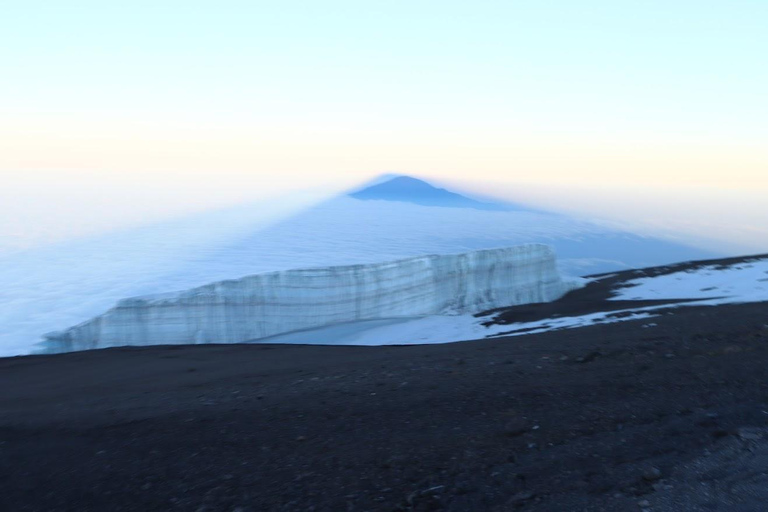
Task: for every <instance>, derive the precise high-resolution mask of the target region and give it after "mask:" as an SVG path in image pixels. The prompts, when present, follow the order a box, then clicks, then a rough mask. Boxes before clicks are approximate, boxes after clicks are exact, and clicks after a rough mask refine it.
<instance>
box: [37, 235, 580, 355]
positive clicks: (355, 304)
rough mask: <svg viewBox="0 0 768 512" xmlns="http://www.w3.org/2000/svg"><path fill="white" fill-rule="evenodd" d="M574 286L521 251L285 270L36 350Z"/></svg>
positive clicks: (233, 330) (308, 321) (498, 301)
mask: <svg viewBox="0 0 768 512" xmlns="http://www.w3.org/2000/svg"><path fill="white" fill-rule="evenodd" d="M577 286H578V284H577V282H576V281H572V280H564V279H563V278H561V276H560V275H559V273H558V271H557V268H556V262H555V255H554V252H553V250H552V249H551V248H550V247H549V246H547V245H540V244H529V245H521V246H517V247H511V248H503V249H491V250H483V251H475V252H469V253H465V254H455V255H440V256H436V255H430V256H420V257H416V258H408V259H402V260H398V261H390V262H386V263H374V264H365V265H349V266H338V267H325V268H314V269H303V270H285V271H279V272H269V273H263V274H257V275H251V276H247V277H243V278H241V279H235V280H227V281H219V282H215V283H211V284H208V285H205V286H200V287H198V288H193V289H190V290H186V291H181V292H175V293H169V294H163V295H151V296H144V297H136V298H130V299H123V300H121V301H119V302H118V303H117V305H116V306H115V307H114V308H112V309H110V310H109V311H107V312H106V313H104V314H102V315H99V316H97V317H95V318H93V319H91V320H89V321H87V322H84V323H82V324H79V325H76V326H74V327H71V328H69V329H67V330H65V331H60V332H56V333H51V334H48V335H46V343H45V344H46V350H47V351H49V352H67V351H74V350H86V349H92V348H105V347H114V346H121V345H152V344H195V343H238V342H246V341H251V340H256V339H259V338H264V337H267V336H273V335H276V334H281V333H287V332H292V331H297V330H302V329H311V328H317V327H322V326H326V325H332V324H337V323H341V322H355V321H361V320H373V319H383V318H396V317H416V316H425V315H439V314H461V313H477V312H480V311H485V310H489V309H493V308H497V307H503V306H512V305H516V304H526V303H532V302H547V301H552V300H555V299H557V298H559V297H560V296H562V295H563V294H565V293H566V292H568V291H569V290H571V289H573V288H576V287H577Z"/></svg>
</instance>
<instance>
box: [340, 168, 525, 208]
mask: <svg viewBox="0 0 768 512" xmlns="http://www.w3.org/2000/svg"><path fill="white" fill-rule="evenodd" d="M347 195H348V196H349V197H352V198H354V199H360V200H363V201H371V200H378V201H397V202H403V203H413V204H418V205H421V206H441V207H448V208H473V209H475V210H498V211H509V210H513V209H515V208H514V207H513V206H512V205H509V204H504V203H489V202H483V201H477V200H476V199H471V198H469V197H466V196H463V195H461V194H457V193H455V192H451V191H449V190H446V189H444V188H438V187H435V186H434V185H430V184H429V183H427V182H426V181H423V180H420V179H417V178H412V177H410V176H397V177H394V178H392V179H389V180H387V181H384V182H381V183H376V184H374V185H370V186H368V187H365V188H363V189H362V190H358V191H356V192H351V193H349V194H347Z"/></svg>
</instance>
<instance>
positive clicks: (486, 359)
mask: <svg viewBox="0 0 768 512" xmlns="http://www.w3.org/2000/svg"><path fill="white" fill-rule="evenodd" d="M654 324H655V325H654ZM766 324H768V304H766V303H757V304H746V305H739V306H720V307H686V308H680V309H679V311H677V312H675V313H674V314H667V315H663V316H661V317H659V318H654V319H646V320H633V321H627V322H622V323H616V324H609V325H596V326H592V327H585V328H581V329H573V330H567V331H560V332H552V333H545V334H538V335H529V336H518V337H514V338H502V339H493V340H482V341H474V342H464V343H455V344H446V345H432V346H409V347H322V346H277V345H229V346H225V345H211V346H189V347H147V348H124V349H108V350H100V351H92V352H81V353H74V354H62V355H55V356H29V357H19V358H8V359H0V389H2V393H0V509H2V510H3V511H5V510H8V511H14V512H19V511H59V510H61V511H64V510H66V511H100V512H103V511H117V510H126V511H166V510H170V511H176V510H178V511H196V512H203V511H220V510H221V511H227V512H231V511H239V512H246V511H251V512H257V511H271V510H275V511H309V510H314V511H329V512H338V511H346V510H351V511H364V510H371V511H410V510H414V511H416V510H418V511H424V510H449V511H461V512H466V511H470V510H489V511H507V510H510V511H553V512H554V511H557V512H563V511H582V510H583V511H632V510H639V511H641V510H648V511H675V512H680V511H712V510H717V511H719V510H722V511H765V510H768V506H766V503H768V476H766V475H768V435H766V430H765V429H768V379H767V378H766V375H768V370H766V368H767V367H768V326H766Z"/></svg>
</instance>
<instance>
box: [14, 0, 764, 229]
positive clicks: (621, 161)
mask: <svg viewBox="0 0 768 512" xmlns="http://www.w3.org/2000/svg"><path fill="white" fill-rule="evenodd" d="M767 26H768V2H766V1H765V0H752V1H745V0H734V1H728V2H725V1H722V0H721V1H706V0H704V1H703V0H699V1H688V0H667V1H654V0H650V1H649V0H644V1H632V0H612V1H611V0H601V1H590V0H581V1H575V0H553V1H546V0H537V1H533V0H531V1H513V0H506V1H474V2H468V1H445V0H444V1H419V0H410V1H398V0H387V1H364V0H357V1H332V0H323V1H319V0H318V1H302V2H299V1H269V2H265V1H258V0H257V1H253V0H252V1H215V2H214V1H206V2H201V1H189V0H185V1H181V0H155V1H152V2H149V1H130V2H129V1H119V2H118V1H103V0H101V1H78V0H61V1H58V0H48V1H34V0H23V1H18V0H4V1H2V5H1V6H0V77H1V79H0V178H2V179H3V184H4V188H5V190H7V191H11V192H7V193H8V194H13V197H14V204H17V205H18V204H19V202H20V201H21V202H22V204H23V201H25V200H28V201H29V202H30V203H32V202H36V201H37V202H39V201H41V198H40V196H39V195H38V194H39V188H38V184H40V183H43V184H45V185H43V186H44V187H48V188H49V190H48V191H46V193H48V194H49V195H53V194H55V193H56V191H57V190H58V189H59V187H62V186H65V187H68V188H67V190H68V193H69V194H74V195H75V196H77V194H78V193H81V192H82V189H89V190H90V192H89V193H91V194H92V193H93V191H92V190H91V189H93V188H94V187H95V188H98V189H99V190H100V191H102V190H114V191H115V192H114V194H115V196H116V197H117V196H120V197H121V198H124V197H125V198H128V199H126V201H127V203H128V204H138V205H140V204H141V200H140V197H143V196H141V194H144V193H146V190H147V189H148V188H151V187H154V189H153V192H152V194H154V195H152V197H153V198H156V197H160V198H162V197H164V196H163V194H164V192H163V191H166V192H167V194H166V195H167V197H165V199H162V200H155V201H154V202H155V203H156V204H155V205H154V206H153V208H155V207H156V206H157V204H161V205H162V204H165V205H167V208H166V207H165V206H163V207H162V208H159V209H157V208H155V209H156V210H157V212H156V211H155V210H152V212H154V213H153V215H154V214H157V215H162V214H163V212H166V213H168V214H170V213H172V212H180V211H186V209H190V208H199V207H202V206H208V205H210V206H215V205H219V204H223V203H227V202H232V201H236V200H241V199H243V198H246V197H251V196H253V197H256V196H258V193H264V192H265V191H274V192H276V191H282V190H287V189H290V188H292V187H295V186H296V184H297V183H301V184H303V185H307V186H320V185H329V184H330V185H333V186H339V187H341V186H345V185H347V184H351V183H353V182H354V181H357V180H363V179H365V178H366V177H368V176H370V175H375V174H377V173H380V172H386V171H393V172H402V173H413V174H418V175H423V176H427V177H436V178H445V179H449V180H459V181H460V180H462V179H464V180H468V179H471V180H476V181H481V182H488V183H493V184H501V185H504V186H507V187H509V188H510V189H515V188H516V187H517V186H518V185H520V186H522V185H526V186H539V185H542V186H560V187H562V186H571V185H573V186H576V185H583V184H584V183H593V184H594V183H597V184H601V183H603V184H604V183H608V184H610V185H611V186H616V187H621V186H624V187H636V186H642V187H646V188H648V187H650V188H651V189H653V188H654V187H656V188H658V189H664V190H668V189H670V188H675V187H679V188H680V189H681V190H688V189H690V187H693V186H695V187H700V186H701V187H709V188H710V189H714V190H718V189H723V188H727V189H736V190H745V191H750V190H751V191H754V190H755V189H765V190H768V183H767V182H768V180H767V179H766V174H767V173H768V154H767V150H766V140H768V93H767V92H766V91H768V66H766V65H765V55H766V54H768V30H766V27H767ZM179 180H183V182H184V184H183V185H181V186H182V188H183V187H188V188H187V189H183V193H179V186H180V185H179ZM493 189H494V190H498V187H496V186H495V185H494V186H493ZM19 191H22V192H24V193H26V194H27V196H24V195H23V194H21V193H20V192H19ZM30 191H32V192H30ZM172 191H173V194H171V192H172ZM100 193H101V192H100ZM1 194H2V192H0V195H1ZM20 194H21V195H20ZM131 194H135V195H136V198H139V199H136V200H132V199H131V198H132V196H131ZM729 194H730V192H729ZM89 197H90V196H89ZM707 197H709V196H707ZM20 198H21V199H20ZM185 198H186V199H185ZM0 199H2V197H0ZM708 201H710V200H709V199H708ZM145 206H146V205H145ZM139 207H140V206H131V208H139ZM16 208H17V209H19V208H22V206H17V207H16ZM163 208H165V209H163ZM137 211H138V210H137ZM145 213H146V212H145ZM78 215H81V214H80V213H78ZM82 215H85V214H82ZM120 215H121V216H123V217H125V215H126V213H125V212H122V213H120ZM142 215H143V214H142ZM129 217H130V216H129ZM139 217H141V218H143V217H142V216H141V215H139ZM7 218H10V217H7ZM70 223H71V222H70ZM765 227H766V228H767V229H768V226H765ZM758 228H760V229H762V226H758ZM766 233H768V231H766ZM0 236H2V233H0Z"/></svg>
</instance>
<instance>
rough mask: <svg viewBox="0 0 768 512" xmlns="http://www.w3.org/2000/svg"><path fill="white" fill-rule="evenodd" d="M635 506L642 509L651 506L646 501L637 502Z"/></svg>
mask: <svg viewBox="0 0 768 512" xmlns="http://www.w3.org/2000/svg"><path fill="white" fill-rule="evenodd" d="M637 506H638V507H643V508H645V507H650V506H651V502H650V501H648V500H640V501H638V502H637Z"/></svg>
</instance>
